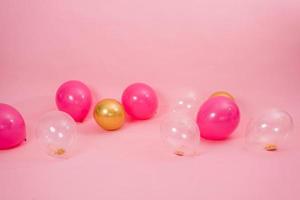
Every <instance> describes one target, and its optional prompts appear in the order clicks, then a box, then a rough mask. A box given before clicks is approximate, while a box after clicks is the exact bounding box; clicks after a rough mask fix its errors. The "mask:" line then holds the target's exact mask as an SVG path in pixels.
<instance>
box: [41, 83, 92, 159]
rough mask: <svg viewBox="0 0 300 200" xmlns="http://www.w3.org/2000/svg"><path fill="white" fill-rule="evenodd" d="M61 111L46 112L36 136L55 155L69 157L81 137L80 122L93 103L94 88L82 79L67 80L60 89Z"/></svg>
mask: <svg viewBox="0 0 300 200" xmlns="http://www.w3.org/2000/svg"><path fill="white" fill-rule="evenodd" d="M55 100H56V105H57V108H58V110H59V111H50V112H48V113H45V114H44V115H43V116H42V117H41V119H40V120H39V121H38V123H37V127H36V136H37V138H38V141H39V142H40V144H41V146H42V147H43V149H44V150H45V151H46V152H47V153H48V154H49V155H51V156H56V157H61V158H67V157H69V156H70V155H71V154H72V150H73V149H74V144H75V141H76V137H77V131H76V122H83V121H84V119H85V118H86V116H87V114H88V113H89V110H90V107H91V105H92V95H91V91H90V89H89V88H88V87H87V86H86V85H85V84H84V83H82V82H80V81H77V80H71V81H67V82H65V83H63V84H62V85H61V86H60V87H59V88H58V90H57V92H56V98H55Z"/></svg>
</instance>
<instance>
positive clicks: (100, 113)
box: [94, 99, 125, 131]
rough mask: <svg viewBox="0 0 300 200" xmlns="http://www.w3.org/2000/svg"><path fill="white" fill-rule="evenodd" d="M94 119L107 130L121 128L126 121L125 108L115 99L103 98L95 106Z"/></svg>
mask: <svg viewBox="0 0 300 200" xmlns="http://www.w3.org/2000/svg"><path fill="white" fill-rule="evenodd" d="M94 119H95V121H96V122H97V124H98V125H99V126H100V127H102V128H103V129H105V130H108V131H112V130H116V129H119V128H121V127H122V126H123V124H124V122H125V110H124V108H123V106H122V105H121V104H120V103H119V102H118V101H117V100H114V99H103V100H102V101H100V102H98V103H97V104H96V106H95V108H94Z"/></svg>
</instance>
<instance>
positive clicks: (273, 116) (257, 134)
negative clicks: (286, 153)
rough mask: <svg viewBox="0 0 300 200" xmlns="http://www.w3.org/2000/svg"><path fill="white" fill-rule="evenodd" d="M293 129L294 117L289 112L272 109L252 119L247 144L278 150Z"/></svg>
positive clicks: (258, 147)
mask: <svg viewBox="0 0 300 200" xmlns="http://www.w3.org/2000/svg"><path fill="white" fill-rule="evenodd" d="M292 131H293V119H292V117H291V115H290V114H289V113H288V112H285V111H282V110H276V109H274V110H270V111H267V112H264V113H262V114H261V115H259V116H257V117H256V118H254V119H253V120H251V121H250V123H249V125H248V129H247V133H246V144H247V146H248V147H250V148H254V149H257V150H266V151H276V150H278V149H280V148H281V147H282V146H283V145H285V141H286V139H287V137H288V136H289V135H290V134H291V133H292Z"/></svg>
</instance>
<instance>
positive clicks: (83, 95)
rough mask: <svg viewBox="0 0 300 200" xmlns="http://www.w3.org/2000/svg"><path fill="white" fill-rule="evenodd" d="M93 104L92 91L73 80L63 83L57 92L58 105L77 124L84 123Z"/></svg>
mask: <svg viewBox="0 0 300 200" xmlns="http://www.w3.org/2000/svg"><path fill="white" fill-rule="evenodd" d="M91 104H92V95H91V91H90V89H89V88H88V87H87V86H86V85H85V84H84V83H82V82H80V81H76V80H72V81H67V82H65V83H63V84H62V85H61V86H60V87H59V88H58V90H57V92H56V105H57V107H58V109H59V110H61V111H63V112H66V113H68V114H69V115H71V116H72V117H73V119H74V120H75V121H76V122H82V121H83V120H84V119H85V117H86V116H87V114H88V113H89V110H90V108H91Z"/></svg>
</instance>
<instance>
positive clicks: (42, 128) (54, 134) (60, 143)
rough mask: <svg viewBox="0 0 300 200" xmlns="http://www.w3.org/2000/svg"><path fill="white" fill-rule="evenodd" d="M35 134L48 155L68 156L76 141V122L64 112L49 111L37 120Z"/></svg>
mask: <svg viewBox="0 0 300 200" xmlns="http://www.w3.org/2000/svg"><path fill="white" fill-rule="evenodd" d="M36 135H37V138H38V141H39V142H40V144H41V146H42V147H43V148H44V150H45V151H46V152H47V153H48V154H49V155H51V156H55V157H69V156H70V155H71V152H72V151H73V147H74V143H75V141H76V135H77V133H76V123H75V122H74V120H73V118H72V117H71V116H69V115H68V114H66V113H64V112H61V111H51V112H49V113H46V114H45V115H43V116H42V117H41V119H40V120H39V122H38V124H37V128H36Z"/></svg>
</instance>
